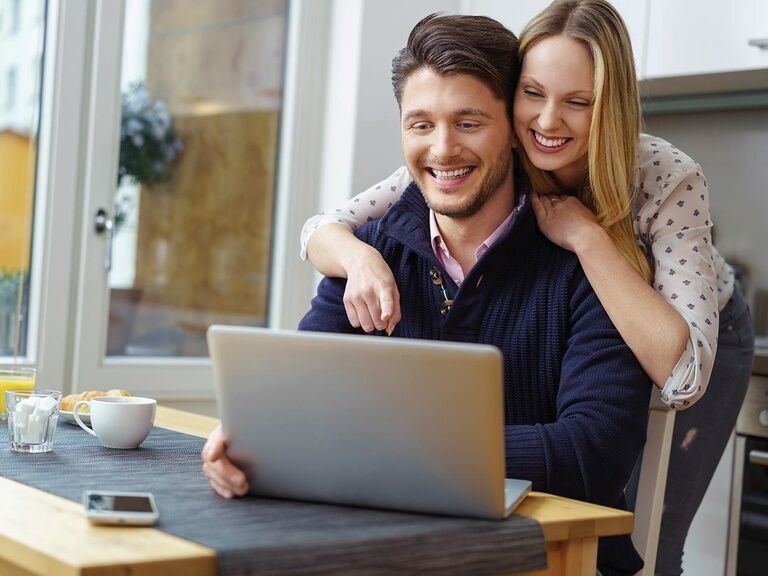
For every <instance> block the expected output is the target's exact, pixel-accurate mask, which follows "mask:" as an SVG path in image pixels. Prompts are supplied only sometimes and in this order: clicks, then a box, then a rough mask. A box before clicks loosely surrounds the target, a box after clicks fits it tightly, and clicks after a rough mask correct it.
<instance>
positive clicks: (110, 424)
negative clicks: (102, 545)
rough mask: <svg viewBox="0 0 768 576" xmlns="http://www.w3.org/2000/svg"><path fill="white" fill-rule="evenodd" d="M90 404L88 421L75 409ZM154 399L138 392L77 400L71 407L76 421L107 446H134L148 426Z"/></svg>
mask: <svg viewBox="0 0 768 576" xmlns="http://www.w3.org/2000/svg"><path fill="white" fill-rule="evenodd" d="M83 406H90V408H91V425H92V426H93V428H89V427H88V426H86V425H85V424H84V423H83V421H82V420H81V419H80V414H79V410H80V408H81V407H83ZM156 409H157V401H156V400H153V399H152V398H140V397H138V396H101V397H99V398H93V399H91V400H81V401H80V402H78V403H77V404H75V406H74V408H73V409H72V415H73V416H74V417H75V420H76V421H77V424H78V425H79V426H80V428H82V429H83V430H85V431H86V432H88V434H91V435H93V436H96V438H98V440H99V442H101V444H102V445H103V446H106V447H107V448H120V449H127V448H137V447H138V446H139V444H141V443H142V442H144V439H145V438H146V437H147V436H148V435H149V431H150V430H152V425H153V424H154V422H155V411H156Z"/></svg>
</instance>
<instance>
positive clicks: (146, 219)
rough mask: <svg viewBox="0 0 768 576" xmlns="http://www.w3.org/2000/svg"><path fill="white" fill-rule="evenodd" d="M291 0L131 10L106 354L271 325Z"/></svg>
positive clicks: (172, 1) (164, 2)
mask: <svg viewBox="0 0 768 576" xmlns="http://www.w3.org/2000/svg"><path fill="white" fill-rule="evenodd" d="M285 19H286V6H285V1H284V0H226V1H222V0H201V1H196V2H186V1H182V0H152V1H149V0H129V1H128V3H127V12H126V22H125V44H124V50H123V76H122V90H123V117H122V124H121V127H122V134H121V148H120V177H119V186H118V187H117V191H116V204H115V221H116V233H115V236H114V242H113V252H112V254H113V259H112V269H111V271H110V288H111V291H110V318H109V332H108V341H107V354H108V355H139V356H148V355H149V356H205V355H207V350H206V346H205V330H206V328H207V327H208V326H209V325H210V324H213V323H229V324H232V323H236V324H248V325H265V324H266V319H267V301H268V300H267V296H268V294H267V288H268V285H269V258H270V249H271V239H272V213H273V201H274V186H275V167H276V161H277V158H276V153H277V136H278V126H279V114H280V104H281V97H282V69H283V46H284V35H285Z"/></svg>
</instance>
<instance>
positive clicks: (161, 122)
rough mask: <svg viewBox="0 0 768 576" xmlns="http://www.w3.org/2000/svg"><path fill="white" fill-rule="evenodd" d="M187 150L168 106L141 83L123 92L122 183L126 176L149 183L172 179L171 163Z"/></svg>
mask: <svg viewBox="0 0 768 576" xmlns="http://www.w3.org/2000/svg"><path fill="white" fill-rule="evenodd" d="M182 150H183V146H182V143H181V140H179V139H178V138H177V136H176V134H175V132H174V129H173V120H172V119H171V115H170V113H169V111H168V105H167V104H166V103H165V102H164V101H162V100H153V99H152V98H151V97H150V96H149V93H148V92H147V88H146V86H145V85H144V84H143V83H141V82H139V83H134V84H132V85H131V86H130V88H129V89H128V91H127V92H126V93H125V94H123V103H122V121H121V133H120V165H119V168H118V175H117V181H118V184H119V183H120V182H122V181H123V180H124V179H129V180H132V181H133V182H137V183H139V184H143V185H145V186H152V185H154V184H160V183H162V182H167V181H168V180H170V179H171V175H172V173H171V164H172V163H173V161H174V160H176V158H178V156H179V154H181V151H182Z"/></svg>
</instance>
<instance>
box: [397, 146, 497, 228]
mask: <svg viewBox="0 0 768 576" xmlns="http://www.w3.org/2000/svg"><path fill="white" fill-rule="evenodd" d="M511 169H512V147H511V146H510V147H509V148H505V149H503V150H502V151H501V153H500V154H499V157H498V158H497V159H496V161H495V162H493V163H492V164H491V168H490V170H489V171H488V173H487V174H486V175H485V178H483V180H482V182H480V184H479V186H478V188H477V190H476V191H475V192H474V193H473V194H472V195H471V196H470V197H469V198H468V199H467V200H466V202H464V203H463V204H462V205H460V206H456V207H449V206H441V205H439V204H437V203H434V202H431V201H430V199H429V197H428V196H427V194H426V193H425V192H424V190H425V189H426V187H425V184H424V182H423V181H422V175H423V171H421V170H419V171H418V172H417V173H418V176H417V175H414V171H413V170H410V172H411V177H412V178H413V179H414V180H415V181H416V184H417V185H418V186H419V190H421V195H422V196H423V197H424V200H425V201H426V203H427V206H429V208H430V209H431V210H432V211H433V212H435V214H441V215H442V216H446V217H448V218H454V219H456V220H465V219H467V218H470V217H472V216H474V215H475V214H477V213H478V212H479V211H480V209H481V208H482V207H483V206H485V204H486V203H487V202H488V200H490V199H491V198H492V197H493V195H494V194H495V193H496V192H497V191H498V190H499V188H501V185H502V184H503V183H504V180H506V178H507V176H508V175H509V174H510V171H511Z"/></svg>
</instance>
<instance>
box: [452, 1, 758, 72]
mask: <svg viewBox="0 0 768 576" xmlns="http://www.w3.org/2000/svg"><path fill="white" fill-rule="evenodd" d="M550 2H551V0H525V1H524V2H521V1H520V0H515V1H513V2H510V1H509V0H464V1H463V2H462V3H461V5H462V12H463V13H464V14H476V15H482V16H490V17H491V18H495V19H496V20H498V21H499V22H501V23H502V24H504V26H506V27H507V28H509V29H510V30H512V32H514V33H515V34H517V35H520V32H521V31H522V29H523V27H524V26H525V25H526V24H527V23H528V21H529V20H530V19H531V18H533V17H534V16H535V15H536V14H538V13H539V12H540V11H541V10H543V9H544V8H546V7H547V6H548V5H549V4H550ZM648 2H650V0H613V2H612V4H613V5H614V6H615V7H616V9H617V10H618V11H619V14H621V17H622V18H623V19H624V23H625V24H626V25H627V30H629V36H630V38H631V40H632V49H633V51H634V53H635V66H636V68H637V75H638V78H642V77H643V74H642V69H643V66H642V61H643V56H644V51H645V31H646V22H647V16H648ZM766 2H768V0H766Z"/></svg>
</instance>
